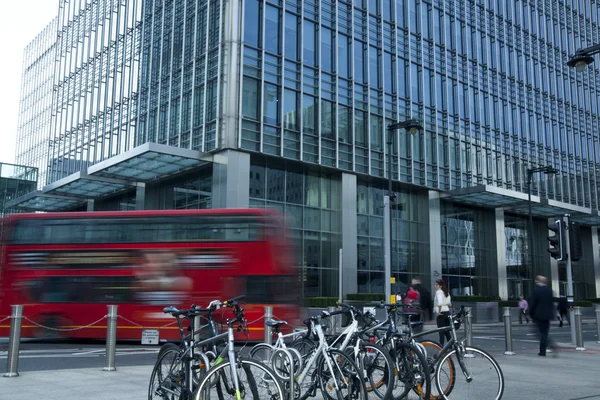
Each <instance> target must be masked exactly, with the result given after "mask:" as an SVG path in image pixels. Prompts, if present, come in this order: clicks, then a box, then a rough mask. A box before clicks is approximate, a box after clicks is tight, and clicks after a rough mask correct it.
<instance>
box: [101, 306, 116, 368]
mask: <svg viewBox="0 0 600 400" xmlns="http://www.w3.org/2000/svg"><path fill="white" fill-rule="evenodd" d="M107 307H108V318H107V322H106V366H105V367H104V368H102V370H103V371H116V370H117V368H115V351H116V350H117V310H118V308H119V306H107Z"/></svg>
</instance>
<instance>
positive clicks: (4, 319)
mask: <svg viewBox="0 0 600 400" xmlns="http://www.w3.org/2000/svg"><path fill="white" fill-rule="evenodd" d="M11 318H12V317H11V316H10V315H9V316H8V317H5V318H2V319H0V324H1V323H2V322H4V321H6V320H7V319H11Z"/></svg>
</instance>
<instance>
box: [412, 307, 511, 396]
mask: <svg viewBox="0 0 600 400" xmlns="http://www.w3.org/2000/svg"><path fill="white" fill-rule="evenodd" d="M466 315H467V311H466V310H465V308H464V306H463V307H461V308H460V311H459V312H458V313H455V314H452V315H450V316H449V318H450V326H447V327H442V328H437V329H434V330H431V331H428V332H427V333H428V334H431V333H436V332H446V331H450V335H451V337H450V340H449V341H448V342H447V343H446V344H445V345H444V347H443V348H442V349H441V350H440V352H439V354H438V355H436V356H434V357H433V362H434V363H435V377H436V379H435V382H436V387H437V390H438V391H439V393H440V395H441V398H443V399H445V400H448V396H449V395H450V394H453V395H456V396H457V398H460V399H465V400H469V399H473V398H477V399H486V400H487V399H490V400H500V399H501V398H502V395H503V393H504V374H503V373H502V369H501V368H500V365H499V364H498V362H496V360H495V359H494V357H492V356H491V355H490V354H489V353H488V352H486V351H485V350H482V349H480V348H477V347H473V346H466V345H465V341H466V338H461V339H458V338H457V336H456V330H457V329H458V328H459V327H460V324H461V323H462V319H463V318H464V317H465V316H466ZM423 334H424V332H423V333H418V334H416V335H414V337H415V338H416V337H419V336H422V335H423ZM448 361H450V362H448ZM454 364H458V366H459V368H460V371H461V372H462V375H463V377H464V380H463V379H455V380H454V381H453V385H452V387H451V388H450V390H449V391H446V389H447V386H445V385H444V384H443V383H442V377H444V376H451V375H453V373H454V371H447V370H446V369H447V368H448V366H450V365H454ZM457 376H458V374H457ZM460 383H466V385H465V386H464V387H463V386H461V385H460ZM476 383H482V387H481V388H476V387H475V384H476ZM486 387H488V388H489V390H486V389H485V388H486ZM483 391H485V394H483Z"/></svg>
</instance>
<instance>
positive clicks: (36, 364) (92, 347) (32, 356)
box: [0, 324, 598, 372]
mask: <svg viewBox="0 0 600 400" xmlns="http://www.w3.org/2000/svg"><path fill="white" fill-rule="evenodd" d="M461 331H462V329H461ZM583 332H584V345H585V343H596V341H598V336H597V331H596V325H592V324H585V325H583ZM512 336H513V342H512V346H513V351H514V352H517V353H518V352H522V351H524V352H528V353H532V352H537V350H538V348H539V340H538V339H537V333H536V332H535V325H533V324H529V325H527V324H523V325H518V324H515V325H513V328H512ZM426 338H428V339H432V340H438V335H437V334H434V335H429V336H426ZM472 338H473V341H472V344H473V345H474V346H477V347H481V348H482V349H484V350H486V351H488V352H491V353H492V354H503V353H504V351H505V349H506V342H505V336H504V326H503V325H501V324H493V325H475V326H474V327H473V333H472ZM550 338H551V339H553V340H554V341H555V342H557V343H561V344H562V345H567V344H568V343H570V341H571V330H570V328H569V326H568V325H565V326H564V327H563V328H559V327H558V326H557V325H553V326H552V327H551V328H550ZM238 343H239V342H238ZM239 344H240V347H241V345H242V343H239ZM252 345H253V343H249V344H247V347H246V349H245V350H247V349H248V348H249V347H251V346H252ZM159 347H160V346H148V345H141V344H140V342H138V341H125V342H118V343H117V348H116V352H115V356H116V357H115V359H116V361H115V364H116V365H117V366H141V365H153V364H154V361H155V360H156V354H157V353H158V351H159ZM573 347H574V346H573ZM245 350H244V351H245ZM7 352H8V338H0V372H4V370H5V367H6V359H7V355H8V354H7ZM105 364H106V345H105V343H103V342H102V341H97V340H96V341H90V340H88V341H84V340H77V341H75V340H67V339H60V340H58V339H57V340H41V339H23V340H22V342H21V345H20V357H19V371H23V372H28V371H45V370H56V369H70V368H95V367H100V368H102V367H104V366H105Z"/></svg>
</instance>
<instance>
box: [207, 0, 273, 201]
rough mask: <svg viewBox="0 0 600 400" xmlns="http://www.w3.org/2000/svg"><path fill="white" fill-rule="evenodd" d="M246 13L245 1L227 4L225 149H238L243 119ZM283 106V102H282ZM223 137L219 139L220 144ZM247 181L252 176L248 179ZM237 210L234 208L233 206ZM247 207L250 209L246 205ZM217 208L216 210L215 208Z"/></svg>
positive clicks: (223, 107)
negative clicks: (242, 60)
mask: <svg viewBox="0 0 600 400" xmlns="http://www.w3.org/2000/svg"><path fill="white" fill-rule="evenodd" d="M242 12H243V6H242V1H241V0H232V1H225V2H223V16H224V17H225V19H226V20H227V24H225V27H226V29H224V30H223V39H222V44H223V52H222V54H223V57H221V60H220V61H221V68H222V71H224V72H225V73H224V74H223V75H222V77H223V78H222V79H221V84H222V90H221V94H220V95H221V97H222V98H221V103H220V107H221V112H220V114H221V115H220V118H221V119H222V126H221V129H218V131H219V134H220V135H222V141H221V143H222V144H223V148H237V147H238V134H237V133H238V131H239V123H240V121H239V118H240V115H241V109H240V108H241V104H242V101H241V96H242V90H241V89H240V86H241V85H240V81H241V80H240V79H239V78H240V76H241V75H242V72H241V68H242V67H241V62H240V55H241V54H242V49H241V43H242V40H241V39H242V29H241V27H242V20H241V17H242ZM279 103H280V104H281V102H279ZM218 140H219V138H218V137H217V143H219V142H218ZM217 146H218V145H217ZM246 180H249V177H248V176H246ZM231 207H233V206H231ZM244 207H248V206H247V205H245V206H244ZM213 208H216V207H215V206H213Z"/></svg>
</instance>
